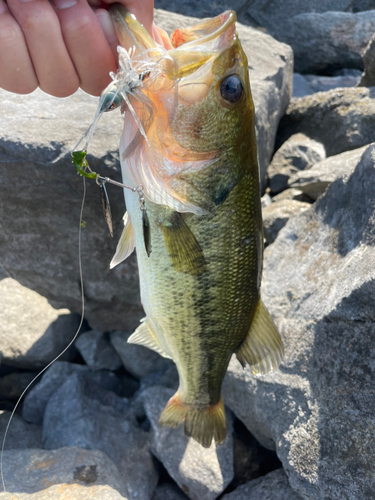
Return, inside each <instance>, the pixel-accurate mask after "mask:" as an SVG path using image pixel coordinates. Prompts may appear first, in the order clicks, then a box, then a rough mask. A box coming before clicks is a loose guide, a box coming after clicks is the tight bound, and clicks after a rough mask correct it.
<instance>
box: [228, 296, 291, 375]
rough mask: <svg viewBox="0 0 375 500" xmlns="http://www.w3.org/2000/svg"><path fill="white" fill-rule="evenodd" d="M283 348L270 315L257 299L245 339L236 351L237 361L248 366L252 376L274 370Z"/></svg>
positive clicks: (278, 362)
mask: <svg viewBox="0 0 375 500" xmlns="http://www.w3.org/2000/svg"><path fill="white" fill-rule="evenodd" d="M283 354H284V346H283V343H282V340H281V338H280V335H279V333H278V331H277V329H276V326H275V323H274V322H273V320H272V318H271V315H270V313H269V312H268V311H267V309H266V306H265V305H264V304H263V302H262V300H261V299H259V302H258V305H257V308H256V311H255V315H254V319H253V321H252V323H251V326H250V330H249V332H248V334H247V337H246V339H245V340H244V342H243V344H242V345H241V347H240V348H239V350H238V351H237V353H236V355H237V359H238V361H239V362H240V363H241V364H242V366H243V367H245V365H246V363H248V364H249V365H250V368H251V371H252V372H253V374H254V375H262V374H264V373H268V372H270V371H271V370H275V369H276V368H277V367H278V366H279V364H280V362H281V359H282V357H283Z"/></svg>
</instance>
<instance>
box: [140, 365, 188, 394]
mask: <svg viewBox="0 0 375 500" xmlns="http://www.w3.org/2000/svg"><path fill="white" fill-rule="evenodd" d="M178 384H179V379H178V372H177V368H176V365H175V364H174V363H173V364H170V365H169V366H168V367H167V369H166V370H165V369H164V370H159V371H157V372H152V373H150V374H149V375H146V376H145V377H143V378H142V380H141V389H142V390H143V389H145V388H146V387H153V386H154V385H162V386H163V387H168V388H169V389H174V390H175V391H177V389H178Z"/></svg>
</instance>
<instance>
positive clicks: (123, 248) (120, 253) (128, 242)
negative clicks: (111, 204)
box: [109, 212, 135, 269]
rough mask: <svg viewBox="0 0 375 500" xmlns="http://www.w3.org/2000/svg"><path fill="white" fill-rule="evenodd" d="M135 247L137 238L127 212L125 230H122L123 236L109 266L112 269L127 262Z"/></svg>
mask: <svg viewBox="0 0 375 500" xmlns="http://www.w3.org/2000/svg"><path fill="white" fill-rule="evenodd" d="M134 247H135V236H134V229H133V226H132V223H131V220H130V217H129V215H128V212H125V215H124V229H123V230H122V234H121V236H120V239H119V242H118V243H117V247H116V253H115V255H114V256H113V259H112V260H111V263H110V264H109V267H110V269H112V268H114V267H115V266H117V264H120V262H122V261H123V260H125V259H126V258H127V257H129V255H130V254H131V253H132V252H133V250H134Z"/></svg>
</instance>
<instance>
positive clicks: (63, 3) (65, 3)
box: [26, 0, 78, 9]
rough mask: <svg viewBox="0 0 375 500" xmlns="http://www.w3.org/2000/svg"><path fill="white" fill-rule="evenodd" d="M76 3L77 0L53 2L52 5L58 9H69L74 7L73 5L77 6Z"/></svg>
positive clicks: (56, 0)
mask: <svg viewBox="0 0 375 500" xmlns="http://www.w3.org/2000/svg"><path fill="white" fill-rule="evenodd" d="M26 1H28V0H26ZM77 3H78V1H77V0H53V4H54V5H55V7H57V8H58V9H69V8H70V7H74V6H75V5H77Z"/></svg>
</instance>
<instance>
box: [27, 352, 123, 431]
mask: <svg viewBox="0 0 375 500" xmlns="http://www.w3.org/2000/svg"><path fill="white" fill-rule="evenodd" d="M72 373H84V374H85V376H86V377H88V378H90V379H92V380H94V382H96V383H97V384H99V385H100V386H101V387H102V388H104V389H107V390H110V391H116V390H117V388H118V385H119V380H118V378H117V377H116V375H115V374H113V373H111V372H91V371H90V370H89V368H88V367H87V366H85V365H78V364H75V363H68V362H64V361H56V362H55V363H54V364H53V365H52V366H50V368H48V370H47V371H46V372H45V373H44V374H43V376H42V378H41V380H40V382H39V383H38V384H37V385H36V386H35V387H33V388H32V389H31V390H30V392H29V393H28V394H27V395H26V397H25V400H24V403H23V408H22V416H23V418H24V419H25V420H26V421H27V422H32V423H34V424H39V425H41V424H42V423H43V415H44V410H45V408H46V405H47V403H48V400H49V398H50V397H51V396H52V394H53V393H55V392H56V391H57V389H58V388H59V387H61V386H62V384H63V383H64V382H65V380H66V379H67V377H69V375H71V374H72Z"/></svg>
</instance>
